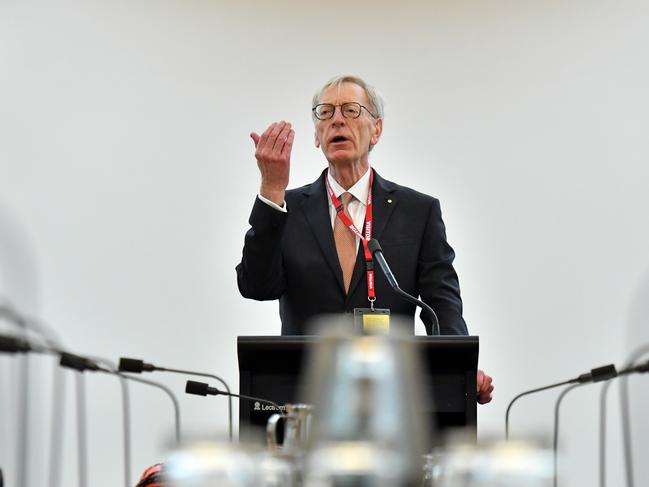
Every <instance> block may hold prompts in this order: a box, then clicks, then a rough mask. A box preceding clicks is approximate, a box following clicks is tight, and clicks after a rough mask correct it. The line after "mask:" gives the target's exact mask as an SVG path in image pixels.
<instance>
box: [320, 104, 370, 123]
mask: <svg viewBox="0 0 649 487" xmlns="http://www.w3.org/2000/svg"><path fill="white" fill-rule="evenodd" d="M336 107H340V113H342V115H343V117H345V118H358V117H360V116H361V111H362V110H363V109H365V111H366V112H367V113H369V114H370V115H371V116H372V118H376V116H375V115H374V114H373V113H372V112H370V110H369V109H368V108H367V107H365V106H363V105H361V104H360V103H357V102H355V101H350V102H347V103H343V104H342V105H334V104H333V103H319V104H317V105H316V106H314V107H313V109H312V111H313V115H315V118H317V119H318V120H329V119H330V118H331V117H333V116H334V113H335V112H336Z"/></svg>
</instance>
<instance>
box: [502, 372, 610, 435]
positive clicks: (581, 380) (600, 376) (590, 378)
mask: <svg viewBox="0 0 649 487" xmlns="http://www.w3.org/2000/svg"><path fill="white" fill-rule="evenodd" d="M617 375H618V374H617V371H616V370H615V365H613V364H609V365H605V366H603V367H597V368H594V369H591V371H590V372H586V373H585V374H581V375H579V376H577V377H575V378H573V379H569V380H566V381H563V382H557V383H556V384H550V385H548V386H543V387H537V388H536V389H530V390H529V391H524V392H521V393H520V394H518V395H517V396H515V397H514V398H513V399H512V400H511V401H510V402H509V405H508V406H507V411H506V412H505V439H506V440H509V413H510V412H511V409H512V406H513V405H514V403H515V402H516V401H518V400H519V399H520V398H521V397H523V396H527V395H529V394H533V393H535V392H541V391H547V390H548V389H554V388H555V387H561V386H565V385H568V384H586V383H589V382H600V381H603V380H608V379H612V378H613V377H616V376H617Z"/></svg>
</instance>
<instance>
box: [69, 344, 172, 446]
mask: <svg viewBox="0 0 649 487" xmlns="http://www.w3.org/2000/svg"><path fill="white" fill-rule="evenodd" d="M61 366H63V367H68V368H72V369H74V370H77V371H79V372H84V371H86V370H90V371H100V372H105V373H107V374H113V375H117V376H119V377H123V378H125V379H128V380H132V381H134V382H139V383H141V384H147V385H150V386H153V387H157V388H158V389H161V390H162V391H163V392H165V393H166V394H167V395H168V396H169V398H170V399H171V402H172V403H173V407H174V419H175V432H176V442H177V443H178V444H180V406H179V404H178V398H177V397H176V395H175V394H174V393H173V392H172V391H171V389H169V388H168V387H167V386H165V385H163V384H160V383H159V382H154V381H151V380H147V379H140V378H138V377H132V376H129V375H124V374H121V373H120V372H114V371H112V370H109V369H105V368H103V367H101V366H99V364H97V362H96V361H94V360H91V359H89V358H87V357H82V356H80V355H74V354H71V353H62V354H61Z"/></svg>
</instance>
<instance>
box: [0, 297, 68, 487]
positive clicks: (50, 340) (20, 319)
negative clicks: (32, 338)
mask: <svg viewBox="0 0 649 487" xmlns="http://www.w3.org/2000/svg"><path fill="white" fill-rule="evenodd" d="M0 317H3V318H5V319H7V320H8V321H9V322H10V323H13V324H14V325H16V326H17V327H18V328H19V329H21V330H22V332H23V337H24V338H25V339H26V338H27V332H28V331H32V332H34V333H36V334H38V335H39V336H40V338H42V339H44V340H45V342H46V343H47V344H48V345H49V346H50V347H52V348H58V349H62V348H63V345H62V344H61V340H60V337H59V336H58V335H57V333H56V332H55V331H54V329H53V328H52V327H48V326H47V325H45V324H44V323H41V322H39V321H38V320H37V319H35V318H33V317H28V316H25V315H23V314H22V313H20V312H18V311H16V310H15V309H14V307H13V306H12V305H11V303H9V302H8V301H7V300H2V301H0ZM24 369H27V370H26V371H25V370H24ZM52 371H53V376H52V414H51V419H50V420H51V436H50V455H49V457H50V463H49V475H48V481H49V485H50V487H59V485H60V482H61V469H60V466H61V463H62V462H61V454H62V452H63V425H64V420H65V415H64V411H63V409H64V408H63V405H64V401H65V374H64V373H63V371H62V370H61V368H60V367H58V365H54V367H52ZM20 382H21V392H20V394H19V397H20V402H21V403H22V407H19V411H20V412H19V415H20V416H19V424H21V427H20V428H19V430H18V431H21V432H22V435H19V436H18V440H17V441H18V448H17V451H18V452H19V462H20V464H19V468H18V481H17V485H19V486H23V487H24V486H26V485H27V450H28V437H29V425H28V424H27V423H28V418H29V406H28V405H29V396H30V393H29V384H30V383H31V381H29V358H28V356H25V357H23V368H21V381H20Z"/></svg>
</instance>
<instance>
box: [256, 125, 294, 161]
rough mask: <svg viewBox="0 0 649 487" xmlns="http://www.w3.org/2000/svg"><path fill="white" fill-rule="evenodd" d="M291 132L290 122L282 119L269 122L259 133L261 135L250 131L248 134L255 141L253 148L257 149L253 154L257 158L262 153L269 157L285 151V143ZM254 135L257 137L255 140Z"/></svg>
mask: <svg viewBox="0 0 649 487" xmlns="http://www.w3.org/2000/svg"><path fill="white" fill-rule="evenodd" d="M291 132H292V128H291V124H290V123H288V122H285V121H283V120H282V121H281V122H275V123H272V124H270V125H269V126H268V128H267V129H266V130H265V131H264V133H263V134H261V137H259V136H258V135H257V134H256V133H255V132H253V133H251V134H250V136H251V137H252V139H253V141H255V148H256V149H257V151H256V154H255V156H256V157H257V159H259V158H260V156H262V155H263V157H269V156H272V155H279V154H281V153H283V152H285V145H286V142H287V141H288V138H289V135H290V133H291ZM255 137H257V140H255ZM289 150H290V147H289Z"/></svg>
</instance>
